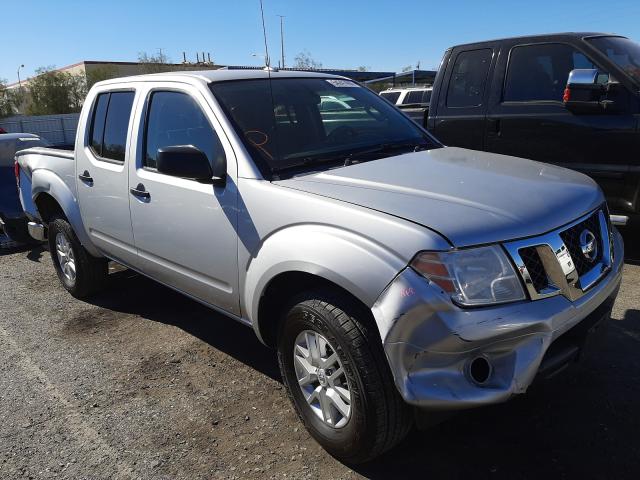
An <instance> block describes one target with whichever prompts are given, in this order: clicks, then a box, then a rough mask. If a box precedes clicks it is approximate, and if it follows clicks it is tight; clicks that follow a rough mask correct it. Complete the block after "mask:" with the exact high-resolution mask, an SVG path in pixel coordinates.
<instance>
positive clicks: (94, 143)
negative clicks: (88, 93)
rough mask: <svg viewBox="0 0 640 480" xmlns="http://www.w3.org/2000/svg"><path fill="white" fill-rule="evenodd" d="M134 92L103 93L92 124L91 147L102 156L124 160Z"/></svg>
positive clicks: (118, 160) (95, 109) (97, 101)
mask: <svg viewBox="0 0 640 480" xmlns="http://www.w3.org/2000/svg"><path fill="white" fill-rule="evenodd" d="M134 96H135V93H134V92H111V93H101V94H100V95H98V98H97V99H96V103H95V106H94V111H93V119H92V124H91V149H92V150H93V151H94V153H96V155H98V156H99V157H101V158H105V159H109V160H114V161H116V162H124V158H125V149H126V145H127V132H128V130H129V119H130V117H131V109H132V107H133V98H134Z"/></svg>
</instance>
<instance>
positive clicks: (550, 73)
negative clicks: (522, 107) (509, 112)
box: [503, 43, 596, 102]
mask: <svg viewBox="0 0 640 480" xmlns="http://www.w3.org/2000/svg"><path fill="white" fill-rule="evenodd" d="M574 68H596V67H595V66H594V64H593V62H592V61H591V60H589V59H588V58H587V57H586V56H585V55H584V54H582V53H581V52H579V51H578V50H576V49H575V48H573V47H571V46H570V45H564V44H560V43H549V44H542V45H524V46H520V47H515V48H513V49H512V50H511V55H510V58H509V67H508V70H507V79H506V82H505V88H504V96H503V101H505V102H532V101H557V102H561V101H562V94H563V92H564V89H565V87H566V85H567V79H568V78H569V72H570V71H571V70H573V69H574Z"/></svg>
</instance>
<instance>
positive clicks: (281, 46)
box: [276, 15, 284, 68]
mask: <svg viewBox="0 0 640 480" xmlns="http://www.w3.org/2000/svg"><path fill="white" fill-rule="evenodd" d="M276 17H280V57H281V62H282V68H284V15H276Z"/></svg>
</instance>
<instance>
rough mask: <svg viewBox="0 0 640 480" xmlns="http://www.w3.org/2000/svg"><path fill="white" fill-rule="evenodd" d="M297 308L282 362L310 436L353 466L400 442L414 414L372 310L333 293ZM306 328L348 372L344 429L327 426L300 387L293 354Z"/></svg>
mask: <svg viewBox="0 0 640 480" xmlns="http://www.w3.org/2000/svg"><path fill="white" fill-rule="evenodd" d="M291 305H292V306H291V307H290V308H288V309H287V311H286V313H285V315H284V317H283V319H282V323H281V327H280V334H279V338H278V363H279V365H280V371H281V373H282V378H283V380H284V384H285V387H286V389H287V393H288V394H289V398H290V399H291V401H292V402H293V404H294V406H295V409H296V412H297V414H298V416H299V417H300V420H301V421H302V423H303V424H304V426H305V427H306V428H307V430H308V431H309V433H310V434H311V435H312V436H313V437H314V438H315V439H316V441H317V442H318V443H320V445H322V447H324V449H325V450H327V451H328V452H329V453H330V454H331V455H333V456H334V457H336V458H338V459H339V460H341V461H344V462H346V463H350V464H358V463H363V462H366V461H369V460H371V459H373V458H374V457H377V456H378V455H380V454H382V453H383V452H385V451H386V450H389V449H390V448H392V447H393V446H394V445H396V444H397V443H399V442H400V441H401V440H402V439H403V438H404V437H405V436H406V434H407V433H408V432H409V430H410V429H411V426H412V424H413V416H412V411H411V409H410V408H409V406H408V405H407V404H406V403H404V401H403V400H402V398H401V397H400V394H399V393H398V391H397V389H396V387H395V384H394V382H393V377H392V375H391V371H390V369H389V365H388V363H387V360H386V357H385V355H384V352H383V350H382V343H381V341H380V337H379V335H378V333H377V331H376V330H374V329H375V328H376V327H375V325H372V323H373V322H372V321H370V319H369V318H367V315H368V312H366V311H365V310H364V307H362V306H361V305H360V304H358V303H357V302H356V301H354V300H352V299H351V298H349V297H347V296H346V295H341V294H338V293H333V292H331V291H329V290H327V291H323V290H319V291H312V292H307V293H305V294H303V295H301V296H299V297H297V298H296V299H295V300H294V301H293V302H292V304H291ZM306 330H312V331H314V332H317V333H319V334H320V335H322V336H323V337H324V338H325V339H326V340H327V341H328V343H329V344H330V346H332V347H333V349H332V350H331V351H335V353H337V355H338V358H339V360H340V362H341V364H342V368H343V370H344V372H345V375H346V379H347V382H348V388H349V390H350V394H351V395H350V398H351V414H350V417H349V419H348V422H347V423H346V424H345V425H344V426H343V427H342V428H333V427H331V426H330V425H327V424H326V423H325V422H324V421H323V420H322V418H320V417H319V416H318V414H316V413H314V411H313V410H312V408H311V407H310V406H309V403H307V400H306V399H305V396H304V394H303V392H302V389H301V388H300V386H299V385H298V376H297V374H296V370H295V366H294V362H295V359H294V353H293V352H294V348H296V347H295V345H296V339H297V338H298V335H299V334H300V333H301V332H304V331H306ZM323 373H324V371H323ZM312 388H313V387H312Z"/></svg>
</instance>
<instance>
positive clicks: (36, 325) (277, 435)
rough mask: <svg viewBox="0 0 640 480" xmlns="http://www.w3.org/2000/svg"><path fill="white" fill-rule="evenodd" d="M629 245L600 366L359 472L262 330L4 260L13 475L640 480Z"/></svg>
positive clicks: (163, 297)
mask: <svg viewBox="0 0 640 480" xmlns="http://www.w3.org/2000/svg"><path fill="white" fill-rule="evenodd" d="M626 241H627V247H628V250H630V252H629V255H628V257H629V261H628V263H627V267H626V272H625V277H624V282H623V287H622V291H621V293H620V296H619V298H618V301H617V303H616V306H615V309H614V320H613V322H612V325H611V328H610V334H609V337H608V340H607V344H606V346H605V347H604V349H603V350H602V351H601V352H600V355H599V358H595V359H592V360H590V361H589V362H587V363H585V364H582V365H578V366H576V367H574V368H573V369H572V370H571V371H570V372H569V373H568V374H566V375H564V376H562V377H561V378H556V379H554V380H553V381H550V382H548V383H546V384H543V385H541V386H539V387H537V388H535V389H532V390H531V391H530V392H529V393H528V394H527V395H526V396H524V397H521V398H517V399H515V400H513V401H511V402H509V403H507V404H504V405H499V406H496V407H491V408H486V409H482V410H477V411H471V412H466V413H463V414H459V415H457V416H455V417H453V418H451V419H450V420H449V421H447V422H445V423H443V424H441V425H439V426H437V427H435V428H433V429H432V430H430V431H427V432H415V433H413V434H411V436H410V437H409V438H408V439H407V440H406V441H405V442H404V443H403V444H401V445H400V446H399V447H398V448H396V449H395V450H394V451H392V452H390V453H388V454H386V455H385V456H384V457H382V458H380V459H379V460H377V461H376V462H375V463H373V464H370V465H367V466H363V467H358V468H357V469H356V470H355V471H354V470H351V469H350V468H349V467H347V466H344V465H342V464H341V463H339V462H337V461H336V460H334V459H333V458H331V457H330V456H328V455H327V454H325V453H324V451H323V450H321V449H320V448H319V447H318V446H317V445H316V444H315V443H314V441H313V440H312V439H311V438H310V437H309V436H308V435H307V433H306V432H305V431H304V430H303V429H302V428H301V427H300V424H299V423H298V420H297V418H296V417H295V414H294V413H293V411H292V409H291V407H290V406H289V402H288V400H287V398H286V395H285V392H284V391H283V388H282V385H281V383H280V379H279V374H278V369H277V365H276V361H275V355H274V353H273V352H272V351H270V350H268V349H266V348H265V347H263V346H262V345H261V344H260V343H259V342H258V341H257V340H256V338H255V336H254V335H253V333H252V331H251V330H250V329H248V328H246V327H244V326H242V325H239V324H237V323H234V322H233V321H232V320H228V319H226V318H224V317H222V316H220V315H218V314H216V313H214V312H212V311H209V310H207V309H205V308H203V307H201V306H200V305H198V304H196V303H194V302H192V301H190V300H188V299H186V298H185V297H183V296H181V295H179V294H176V293H174V292H172V291H170V290H168V289H166V288H164V287H162V286H160V285H158V284H156V283H154V282H152V281H149V280H146V279H145V278H142V277H140V276H137V275H133V274H130V273H129V272H119V273H116V274H114V275H112V278H111V286H110V288H109V289H108V290H107V291H106V292H105V293H103V294H101V295H100V296H99V297H97V298H95V299H93V300H92V301H91V302H90V303H84V302H80V301H77V300H75V299H73V298H72V297H71V296H69V295H68V294H67V293H66V292H65V291H64V290H63V289H62V287H61V286H59V284H58V280H57V278H56V277H55V274H54V272H53V267H52V265H51V261H50V259H49V256H48V252H46V251H43V250H41V249H36V250H32V251H30V250H22V251H13V252H9V253H6V254H4V255H2V256H0V478H1V479H9V478H73V479H77V478H91V479H98V478H143V479H146V478H149V479H156V478H157V479H163V478H167V479H168V478H171V479H173V478H184V479H197V478H335V479H339V478H360V477H361V476H362V477H367V478H399V477H400V478H402V477H405V476H406V477H408V476H412V477H425V478H457V477H460V478H462V477H464V478H509V479H518V478H543V477H547V478H640V440H639V439H638V435H639V434H638V432H640V412H639V410H638V408H639V407H640V262H639V261H638V259H640V249H639V248H637V246H638V243H640V242H638V241H637V240H635V239H631V238H627V239H626ZM634 250H635V251H634ZM0 255H1V254H0Z"/></svg>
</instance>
